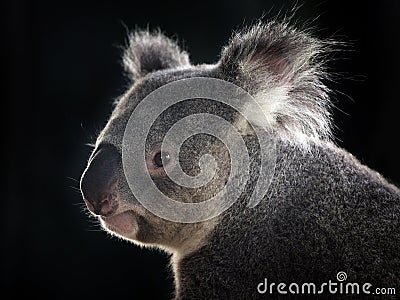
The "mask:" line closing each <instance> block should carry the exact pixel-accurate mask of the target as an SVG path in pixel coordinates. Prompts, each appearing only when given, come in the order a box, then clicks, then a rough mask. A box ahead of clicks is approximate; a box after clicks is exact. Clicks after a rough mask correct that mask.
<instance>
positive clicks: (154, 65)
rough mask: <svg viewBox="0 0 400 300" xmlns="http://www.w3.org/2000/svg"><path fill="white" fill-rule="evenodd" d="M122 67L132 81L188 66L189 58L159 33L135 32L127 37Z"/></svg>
mask: <svg viewBox="0 0 400 300" xmlns="http://www.w3.org/2000/svg"><path fill="white" fill-rule="evenodd" d="M122 61H123V65H124V67H125V70H127V71H128V73H129V75H130V77H132V79H133V80H138V79H139V78H141V77H143V76H145V75H146V74H148V73H150V72H153V71H157V70H162V69H169V68H177V67H181V66H182V67H184V66H189V65H190V62H189V56H188V54H187V53H186V52H185V51H182V50H181V49H180V48H179V46H178V45H177V44H176V43H175V42H174V41H172V40H171V39H169V38H167V37H166V36H165V35H163V34H161V33H160V32H154V33H151V32H149V31H136V32H134V33H132V34H130V36H129V44H128V46H127V47H126V49H125V52H124V55H123V58H122Z"/></svg>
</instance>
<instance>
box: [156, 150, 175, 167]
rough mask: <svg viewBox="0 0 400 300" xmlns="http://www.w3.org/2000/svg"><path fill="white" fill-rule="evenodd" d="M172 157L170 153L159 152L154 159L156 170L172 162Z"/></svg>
mask: <svg viewBox="0 0 400 300" xmlns="http://www.w3.org/2000/svg"><path fill="white" fill-rule="evenodd" d="M170 160H171V157H170V155H169V153H168V152H161V151H158V152H157V153H156V154H155V155H154V157H153V165H154V167H156V168H162V167H164V166H166V165H168V163H169V162H170Z"/></svg>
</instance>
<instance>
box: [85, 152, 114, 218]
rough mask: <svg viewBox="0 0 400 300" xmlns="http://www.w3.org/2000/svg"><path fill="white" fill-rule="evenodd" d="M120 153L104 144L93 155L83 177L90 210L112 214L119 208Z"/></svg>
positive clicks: (97, 213) (105, 214)
mask: <svg viewBox="0 0 400 300" xmlns="http://www.w3.org/2000/svg"><path fill="white" fill-rule="evenodd" d="M120 161H121V158H120V154H119V152H118V150H117V149H116V148H115V147H114V146H112V145H102V146H100V147H99V148H98V149H97V151H96V152H95V153H94V154H93V155H92V158H91V159H90V160H89V164H88V166H87V168H86V170H85V171H84V172H83V174H82V178H81V192H82V195H83V198H84V200H85V203H86V205H87V207H88V208H89V210H90V211H91V212H92V213H94V214H96V215H100V216H105V217H107V216H110V215H112V214H113V213H114V212H115V211H116V210H117V208H118V191H117V185H118V178H117V176H118V169H119V166H120Z"/></svg>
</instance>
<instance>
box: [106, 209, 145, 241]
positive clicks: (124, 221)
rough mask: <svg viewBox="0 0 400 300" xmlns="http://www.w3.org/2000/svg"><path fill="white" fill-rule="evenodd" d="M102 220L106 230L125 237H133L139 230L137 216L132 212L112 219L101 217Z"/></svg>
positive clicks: (123, 213) (129, 211) (126, 212)
mask: <svg viewBox="0 0 400 300" xmlns="http://www.w3.org/2000/svg"><path fill="white" fill-rule="evenodd" d="M100 220H101V223H102V225H103V227H104V228H105V229H107V230H108V231H111V232H113V233H116V234H118V235H121V236H123V237H128V238H129V237H132V236H133V235H134V234H135V233H136V231H137V228H138V226H137V222H136V218H135V214H134V212H133V211H132V210H128V211H125V212H122V213H120V214H117V215H114V216H111V217H104V216H101V217H100Z"/></svg>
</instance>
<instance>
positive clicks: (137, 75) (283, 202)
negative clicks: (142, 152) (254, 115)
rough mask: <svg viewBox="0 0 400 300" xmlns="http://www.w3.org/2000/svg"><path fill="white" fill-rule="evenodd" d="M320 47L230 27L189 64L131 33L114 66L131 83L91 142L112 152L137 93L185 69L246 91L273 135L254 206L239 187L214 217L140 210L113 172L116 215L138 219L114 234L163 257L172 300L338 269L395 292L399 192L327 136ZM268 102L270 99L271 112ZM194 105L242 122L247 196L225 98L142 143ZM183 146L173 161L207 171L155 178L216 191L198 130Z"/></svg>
mask: <svg viewBox="0 0 400 300" xmlns="http://www.w3.org/2000/svg"><path fill="white" fill-rule="evenodd" d="M327 45H328V43H325V42H321V41H319V40H317V39H315V38H313V37H311V36H310V34H308V33H306V32H303V31H299V30H296V29H294V28H292V27H290V26H289V25H287V24H279V23H276V22H273V23H269V24H261V23H260V24H257V25H255V26H254V27H252V28H250V29H246V30H244V31H243V32H240V33H238V34H236V35H235V36H234V37H233V38H232V40H231V41H230V43H229V44H228V46H227V47H225V48H224V50H223V52H222V56H221V60H220V61H219V62H218V63H216V64H215V65H201V66H192V65H190V64H189V62H188V59H187V55H186V54H185V53H184V52H181V51H180V50H179V48H178V47H177V45H175V44H173V43H172V42H171V41H170V40H168V39H167V38H165V37H163V36H161V35H160V34H155V35H152V34H150V33H145V32H140V33H137V34H134V35H133V36H132V37H131V39H130V45H129V47H128V48H127V50H126V53H125V56H124V62H125V64H126V68H127V69H128V70H129V71H130V72H131V74H132V77H133V78H134V80H135V83H134V84H133V85H132V87H131V88H130V89H129V91H127V93H126V94H125V95H123V96H122V97H121V98H120V99H119V101H118V102H117V104H116V107H115V109H114V111H113V114H112V116H111V118H110V120H109V121H108V123H107V125H106V127H105V128H104V130H103V131H102V132H101V134H100V135H99V137H98V140H97V143H96V147H97V148H98V147H100V146H101V145H102V144H111V145H114V146H115V147H116V148H117V149H119V151H121V145H122V136H123V133H124V128H125V125H126V123H127V121H128V119H129V117H130V115H131V113H132V111H133V110H134V108H135V107H136V105H137V104H138V103H139V102H140V101H141V99H143V98H144V97H145V96H146V95H147V94H149V93H150V92H151V91H153V90H155V89H156V88H157V87H159V86H162V85H164V84H166V83H168V82H172V81H175V80H178V79H182V78H189V77H194V76H204V77H215V78H221V79H224V80H227V81H231V82H233V83H235V84H237V85H240V86H242V87H243V88H245V89H247V90H248V91H249V92H250V93H251V94H253V95H255V96H256V98H257V100H258V101H259V102H260V103H261V104H262V106H264V107H265V110H266V112H267V113H268V114H269V115H268V117H269V120H267V121H265V122H266V123H264V124H263V125H268V126H270V128H271V129H272V130H273V131H274V132H275V133H276V136H277V139H278V153H277V155H278V161H277V167H276V171H275V176H274V178H273V181H272V183H271V186H270V188H269V190H268V193H267V195H266V196H265V198H264V199H263V200H262V201H261V202H260V203H259V204H258V206H256V207H255V208H248V207H246V203H247V200H248V199H247V198H248V194H249V193H244V194H242V197H241V198H240V199H239V200H238V201H237V202H236V203H235V204H234V205H233V206H232V207H231V208H230V209H229V210H228V211H226V212H225V213H224V214H222V215H221V216H219V217H217V218H215V219H213V220H210V221H207V222H203V223H197V224H180V223H173V222H169V221H166V220H163V219H161V218H159V217H157V216H154V215H153V214H151V213H149V212H148V211H146V210H145V209H144V208H143V207H142V206H141V205H140V204H139V202H138V201H137V200H136V199H135V198H134V197H133V195H132V193H131V192H130V190H129V187H128V185H127V183H126V180H125V178H124V174H123V171H122V168H120V175H119V177H120V180H119V184H118V190H119V195H120V201H121V203H122V204H123V205H121V207H122V208H121V209H120V211H119V212H121V211H124V210H126V209H127V208H128V209H129V210H131V211H132V218H133V219H134V220H135V222H136V224H137V226H138V230H137V231H136V232H134V233H132V234H131V235H126V236H120V237H122V238H124V239H127V240H130V241H133V242H135V243H137V244H140V245H145V246H156V247H159V248H161V249H164V250H166V251H168V252H169V253H172V257H171V264H172V267H173V270H174V275H175V283H176V299H252V298H258V297H261V296H262V295H260V294H258V293H257V284H258V283H259V282H262V281H263V280H264V278H268V280H270V281H274V282H286V283H290V282H295V283H298V284H301V283H303V282H315V283H320V282H327V281H328V280H330V279H331V280H335V277H336V274H337V273H338V272H339V271H345V272H346V273H347V274H348V278H349V280H348V281H350V282H359V283H364V282H370V283H372V284H373V286H374V287H397V288H398V289H399V288H400V286H399V285H400V273H399V272H400V256H399V253H400V224H399V223H400V191H399V189H398V188H397V187H395V186H393V185H391V184H389V183H388V182H387V181H386V180H385V179H384V178H383V177H382V176H381V175H379V174H378V173H376V172H375V171H373V170H371V169H369V168H368V167H366V166H364V165H362V164H361V163H360V162H359V161H358V160H357V159H355V158H354V157H353V156H352V155H351V154H349V153H348V152H346V151H345V150H343V149H339V148H338V147H337V146H335V145H334V144H333V143H332V142H331V141H330V137H331V130H330V119H329V115H330V114H329V107H330V102H329V98H328V96H327V91H328V90H327V88H326V87H325V85H323V84H322V81H321V80H322V79H323V78H325V76H326V75H325V73H324V68H323V60H321V58H323V53H324V51H325V50H326V49H327ZM321 55H322V56H321ZM152 71H154V72H152ZM257 95H258V97H257ZM271 99H272V100H271ZM270 101H278V102H277V103H274V107H272V108H271V107H270ZM244 105H245V103H244ZM275 105H276V106H275ZM194 112H196V113H197V112H209V113H213V114H218V115H220V116H223V117H224V118H226V119H228V120H230V121H232V122H233V123H236V124H237V125H238V126H242V127H243V126H244V127H246V130H245V131H244V134H243V138H244V139H245V141H246V145H247V147H248V149H249V151H250V153H251V161H252V165H253V167H252V168H250V169H251V170H252V173H251V178H252V180H251V181H250V182H248V184H247V190H248V191H250V190H251V188H252V187H253V185H254V182H255V179H256V178H257V176H258V173H257V171H258V168H259V167H258V166H257V163H258V162H259V152H260V149H259V147H257V140H256V137H255V136H254V131H253V130H252V129H251V128H250V127H249V126H248V125H247V123H246V122H243V120H239V119H240V116H239V115H238V114H237V113H236V112H235V111H233V109H231V108H229V107H227V106H225V105H222V104H218V103H213V102H212V101H209V100H202V99H197V100H196V99H193V100H190V101H187V102H184V103H181V105H178V106H177V107H175V108H171V110H169V111H166V113H165V115H164V116H163V117H161V118H159V119H158V121H156V124H154V128H153V129H154V130H152V131H151V132H150V135H149V138H148V145H146V149H148V151H151V149H152V147H154V145H156V144H157V143H159V142H160V141H161V140H162V136H163V134H164V133H165V132H166V131H167V130H168V128H169V126H171V124H173V123H174V122H176V121H177V120H179V119H180V118H182V117H183V116H185V115H189V114H192V113H194ZM260 122H264V121H263V120H260ZM186 147H187V153H188V154H187V157H186V159H185V160H184V162H183V166H182V168H183V169H184V170H185V171H186V172H187V173H188V174H190V173H193V174H195V173H196V168H195V166H196V165H197V158H198V157H199V156H200V155H202V154H203V153H204V152H208V153H212V154H214V155H217V156H218V155H219V156H218V163H219V166H220V169H221V175H220V176H219V178H216V180H214V181H213V182H212V183H211V184H210V185H207V186H206V187H205V188H204V189H202V190H201V191H200V192H197V193H193V191H191V190H189V189H185V188H181V187H177V186H176V185H174V184H173V183H172V182H170V181H169V180H168V178H165V177H161V178H160V177H158V178H155V181H156V182H157V185H158V187H159V188H160V189H161V190H163V191H164V192H165V193H167V194H168V195H170V196H172V197H175V198H176V199H178V200H180V201H185V202H196V201H202V200H204V199H205V198H207V197H208V196H210V195H212V194H213V193H215V191H216V190H218V189H219V188H220V187H221V186H223V183H224V180H223V179H224V176H225V175H226V174H225V175H224V172H226V170H227V167H228V165H229V161H227V160H228V159H227V157H226V155H225V154H224V153H225V152H224V149H223V147H222V146H221V145H220V143H218V142H216V141H215V140H213V139H212V138H210V137H196V138H193V140H191V141H188V143H187V145H186ZM138 176H140V174H138ZM111 233H112V232H111ZM275 295H276V294H275ZM324 295H325V294H324Z"/></svg>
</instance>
